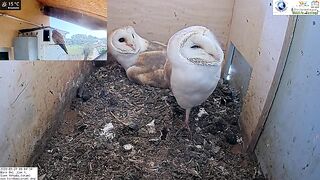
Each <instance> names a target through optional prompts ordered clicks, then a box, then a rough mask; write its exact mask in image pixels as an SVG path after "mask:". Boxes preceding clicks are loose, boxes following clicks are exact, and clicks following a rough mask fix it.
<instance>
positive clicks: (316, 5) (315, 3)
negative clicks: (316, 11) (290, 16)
mask: <svg viewBox="0 0 320 180" xmlns="http://www.w3.org/2000/svg"><path fill="white" fill-rule="evenodd" d="M319 4H320V3H319V1H312V2H311V8H319V7H320V6H319Z"/></svg>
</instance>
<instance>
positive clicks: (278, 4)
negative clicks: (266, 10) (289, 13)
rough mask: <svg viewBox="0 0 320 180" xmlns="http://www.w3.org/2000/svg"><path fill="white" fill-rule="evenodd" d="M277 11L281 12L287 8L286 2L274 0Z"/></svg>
mask: <svg viewBox="0 0 320 180" xmlns="http://www.w3.org/2000/svg"><path fill="white" fill-rule="evenodd" d="M275 8H276V9H277V10H278V11H280V12H283V11H285V10H287V8H288V7H287V3H286V2H284V1H278V2H276V7H275Z"/></svg>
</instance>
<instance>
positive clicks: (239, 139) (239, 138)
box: [237, 136, 243, 144]
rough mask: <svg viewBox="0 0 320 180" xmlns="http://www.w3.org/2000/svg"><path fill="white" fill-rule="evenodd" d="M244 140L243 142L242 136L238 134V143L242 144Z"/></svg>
mask: <svg viewBox="0 0 320 180" xmlns="http://www.w3.org/2000/svg"><path fill="white" fill-rule="evenodd" d="M242 142H243V140H242V137H238V136H237V143H238V144H241V143H242Z"/></svg>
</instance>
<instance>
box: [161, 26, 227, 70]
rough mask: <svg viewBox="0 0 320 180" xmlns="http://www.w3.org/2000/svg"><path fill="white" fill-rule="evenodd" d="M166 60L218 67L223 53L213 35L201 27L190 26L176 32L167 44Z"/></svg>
mask: <svg viewBox="0 0 320 180" xmlns="http://www.w3.org/2000/svg"><path fill="white" fill-rule="evenodd" d="M167 51H168V58H169V59H170V60H171V61H172V62H173V63H175V62H177V63H183V62H184V63H191V64H194V65H201V66H216V65H220V64H221V62H222V60H223V56H224V55H223V51H222V49H221V47H220V45H219V43H218V41H217V40H216V38H215V36H214V35H213V33H212V32H211V31H210V30H209V29H207V28H205V27H202V26H191V27H189V28H186V29H183V30H181V31H178V32H177V33H176V34H174V35H173V36H172V37H171V38H170V40H169V43H168V49H167Z"/></svg>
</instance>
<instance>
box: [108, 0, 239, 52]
mask: <svg viewBox="0 0 320 180" xmlns="http://www.w3.org/2000/svg"><path fill="white" fill-rule="evenodd" d="M233 5H234V0H197V1H184V0H171V1H158V0H130V1H128V0H109V1H108V9H109V10H108V30H109V31H110V30H113V29H115V28H119V27H122V26H126V25H131V26H133V27H134V28H135V29H136V31H137V33H138V34H140V35H141V36H142V37H145V38H146V39H148V40H156V41H160V42H162V43H167V41H168V40H169V38H170V37H171V36H172V35H173V34H174V33H175V32H177V31H178V30H180V29H182V28H184V27H187V26H191V25H203V26H207V27H208V28H209V29H210V30H212V31H213V32H214V33H215V34H216V36H217V38H218V40H219V42H220V43H221V44H222V46H223V50H225V49H226V44H227V41H228V38H229V29H230V24H231V17H232V9H233Z"/></svg>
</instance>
